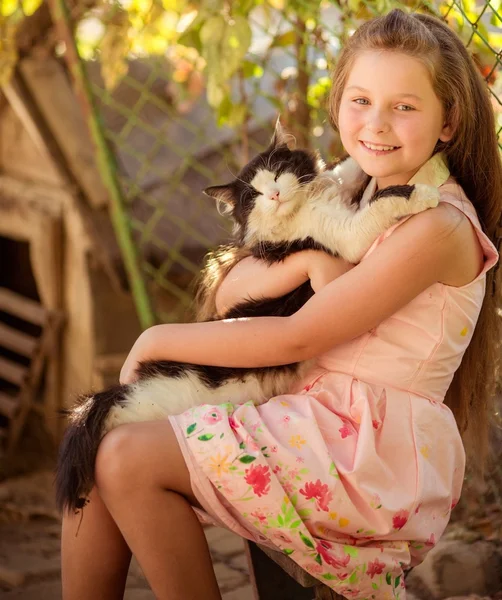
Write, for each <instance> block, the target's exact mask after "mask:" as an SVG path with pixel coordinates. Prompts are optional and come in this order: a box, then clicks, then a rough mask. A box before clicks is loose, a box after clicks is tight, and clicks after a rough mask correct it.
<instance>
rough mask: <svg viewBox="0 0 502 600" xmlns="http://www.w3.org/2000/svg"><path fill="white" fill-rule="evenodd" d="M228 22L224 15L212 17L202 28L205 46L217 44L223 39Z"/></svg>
mask: <svg viewBox="0 0 502 600" xmlns="http://www.w3.org/2000/svg"><path fill="white" fill-rule="evenodd" d="M225 29H226V23H225V19H224V17H223V16H222V15H217V16H214V17H210V18H209V19H208V20H207V21H206V22H205V23H204V24H203V25H202V27H201V28H200V41H201V42H202V44H203V45H204V46H208V45H213V46H217V45H219V43H220V42H221V40H222V39H223V34H224V33H225Z"/></svg>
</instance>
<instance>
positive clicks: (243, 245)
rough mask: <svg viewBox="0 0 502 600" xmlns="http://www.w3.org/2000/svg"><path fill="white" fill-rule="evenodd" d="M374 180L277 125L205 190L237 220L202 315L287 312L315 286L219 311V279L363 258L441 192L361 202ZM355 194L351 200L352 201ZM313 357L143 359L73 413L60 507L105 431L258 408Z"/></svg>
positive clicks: (73, 499) (386, 193)
mask: <svg viewBox="0 0 502 600" xmlns="http://www.w3.org/2000/svg"><path fill="white" fill-rule="evenodd" d="M367 183H368V176H367V175H365V174H364V173H363V172H362V171H361V169H360V167H359V166H358V165H357V164H356V163H355V161H354V160H353V159H350V158H348V159H346V160H344V161H342V162H340V163H339V164H338V165H336V166H334V167H333V168H330V169H326V168H325V165H324V163H323V161H322V159H321V158H320V156H319V155H318V154H317V153H315V152H310V151H307V150H302V149H294V148H290V147H289V146H288V136H286V134H285V133H284V131H283V130H282V128H281V126H280V124H279V123H278V124H277V125H276V130H275V133H274V136H273V138H272V141H271V143H270V146H269V147H268V148H267V150H265V151H264V152H262V153H261V154H259V155H258V156H256V157H255V158H254V159H253V160H251V162H250V163H248V164H247V165H246V166H245V167H244V168H243V169H242V170H241V171H240V173H239V174H238V176H237V177H236V178H235V180H234V181H232V182H231V183H229V184H227V185H219V186H212V187H209V188H207V189H206V190H204V191H205V193H206V194H207V195H208V196H211V197H212V198H214V199H215V200H216V202H217V203H218V205H219V208H220V211H221V212H223V213H226V214H228V215H229V216H231V218H232V220H233V222H234V231H233V238H234V239H233V242H232V243H231V244H230V245H228V246H226V247H224V248H222V249H220V250H219V252H217V253H216V254H214V255H213V256H212V258H211V259H210V261H209V262H208V265H207V267H206V268H205V270H204V274H203V277H202V284H201V289H202V292H201V294H200V295H199V297H200V298H202V303H201V310H200V314H199V320H200V319H201V318H202V319H205V320H208V319H214V318H239V317H250V316H258V315H261V316H289V315H292V314H294V313H295V312H296V311H297V310H298V309H299V308H300V307H301V306H303V304H305V303H306V302H307V301H308V300H309V298H310V297H311V296H312V295H313V293H314V292H313V290H312V288H311V286H310V282H308V281H307V282H306V283H304V284H303V285H301V286H300V287H298V288H297V289H296V290H293V291H292V292H290V293H289V294H286V295H285V296H283V297H281V298H268V299H267V298H261V299H254V300H246V301H242V302H240V303H239V304H238V305H237V306H235V307H233V308H231V309H230V310H228V311H227V312H226V313H225V314H223V315H220V316H218V315H217V314H216V309H215V303H214V296H215V291H216V289H217V286H218V283H219V281H220V280H221V278H222V277H223V276H224V275H225V274H226V273H228V271H229V270H230V269H231V268H232V266H233V265H235V264H236V263H237V262H238V260H240V259H241V258H242V257H243V256H247V255H252V256H255V257H257V258H261V259H263V260H265V261H267V262H268V263H270V264H271V263H274V262H278V261H282V260H284V259H285V258H286V257H287V256H289V255H290V254H292V253H294V252H299V251H301V250H307V249H317V250H322V251H325V252H328V253H330V254H331V255H333V256H340V257H342V258H344V259H345V260H347V261H349V262H351V263H357V262H359V260H360V259H361V258H362V257H363V256H364V254H365V252H366V251H367V250H368V248H369V247H370V246H371V244H372V243H373V242H374V240H375V239H376V238H377V237H378V236H379V235H380V234H382V233H383V232H384V231H385V230H386V229H388V228H389V227H390V226H391V225H393V224H394V223H395V222H396V221H397V220H398V219H400V218H402V217H404V216H407V215H411V214H415V213H418V212H421V211H423V210H426V209H427V208H432V207H435V206H437V204H438V201H439V191H438V190H437V188H433V187H430V186H425V185H420V184H417V185H404V186H392V187H388V188H384V189H382V190H380V191H378V192H377V193H376V194H375V195H374V196H373V197H372V198H371V200H370V201H369V202H368V203H367V204H366V205H365V206H360V204H359V202H358V200H357V197H360V196H361V195H362V194H361V193H362V191H363V190H364V188H365V186H366V184H367ZM354 199H355V200H354ZM312 364H313V361H305V362H302V363H299V364H289V365H281V366H275V367H262V368H225V367H212V366H203V365H192V364H187V363H179V362H175V361H150V362H144V363H141V364H140V366H139V368H138V371H137V380H136V381H135V382H134V383H131V384H127V385H118V386H115V387H113V388H111V389H108V390H105V391H103V392H100V393H97V394H93V395H84V396H82V397H81V398H80V399H79V400H78V401H77V404H76V406H74V407H73V408H71V409H69V410H68V411H67V414H68V416H69V426H68V427H67V429H66V432H65V435H64V437H63V441H62V443H61V447H60V452H59V458H58V465H57V470H56V500H57V505H58V507H59V509H60V510H62V511H63V510H65V509H66V510H76V509H78V508H81V507H82V506H83V505H84V504H85V499H84V498H83V497H85V496H86V495H87V494H88V493H89V491H90V490H91V488H92V486H93V483H94V462H95V457H96V452H97V448H98V445H99V442H100V440H101V438H102V437H103V436H104V434H105V433H106V432H108V431H110V430H111V429H113V428H115V427H116V426H118V425H120V424H123V423H131V422H137V421H151V420H161V419H165V418H166V417H167V416H168V415H173V414H180V413H182V412H184V411H185V410H188V409H189V408H190V407H192V406H196V405H199V404H221V403H225V402H232V403H234V404H241V403H243V402H246V401H249V400H250V399H252V400H253V401H254V402H255V404H261V403H263V402H265V401H267V400H268V399H269V398H271V397H273V396H276V395H278V394H281V393H286V392H288V391H289V390H290V389H292V387H293V385H294V384H295V383H296V382H298V381H299V380H300V379H301V378H302V377H304V376H305V374H306V373H307V372H308V370H309V369H310V368H311V367H312Z"/></svg>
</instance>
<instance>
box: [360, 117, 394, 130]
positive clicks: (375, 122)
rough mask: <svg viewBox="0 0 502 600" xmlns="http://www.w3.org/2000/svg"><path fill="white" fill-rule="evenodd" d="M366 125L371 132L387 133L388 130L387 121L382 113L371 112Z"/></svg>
mask: <svg viewBox="0 0 502 600" xmlns="http://www.w3.org/2000/svg"><path fill="white" fill-rule="evenodd" d="M366 127H367V129H368V131H371V133H388V131H389V130H390V125H389V122H388V120H387V119H386V118H385V115H383V114H382V113H373V115H372V116H371V117H370V118H369V120H368V123H367V124H366Z"/></svg>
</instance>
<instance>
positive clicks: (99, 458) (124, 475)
mask: <svg viewBox="0 0 502 600" xmlns="http://www.w3.org/2000/svg"><path fill="white" fill-rule="evenodd" d="M136 444H137V438H136V436H135V432H134V426H133V425H121V426H120V427H117V429H113V430H112V431H110V432H109V433H107V434H106V435H105V436H104V438H103V439H102V440H101V443H100V444H99V448H98V452H97V455H96V464H95V473H94V475H95V480H96V486H97V488H98V490H99V492H100V493H102V492H110V491H113V490H117V491H121V490H124V488H126V487H128V486H130V485H133V484H134V482H135V481H136V482H137V476H138V474H139V467H140V465H139V464H138V460H137V459H136V457H135V446H136Z"/></svg>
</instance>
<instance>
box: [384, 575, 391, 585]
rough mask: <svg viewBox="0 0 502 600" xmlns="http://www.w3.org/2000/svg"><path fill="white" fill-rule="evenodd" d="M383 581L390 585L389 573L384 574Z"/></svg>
mask: <svg viewBox="0 0 502 600" xmlns="http://www.w3.org/2000/svg"><path fill="white" fill-rule="evenodd" d="M385 581H386V582H387V584H388V585H390V584H391V582H392V576H391V574H390V573H386V574H385Z"/></svg>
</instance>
